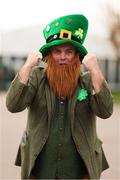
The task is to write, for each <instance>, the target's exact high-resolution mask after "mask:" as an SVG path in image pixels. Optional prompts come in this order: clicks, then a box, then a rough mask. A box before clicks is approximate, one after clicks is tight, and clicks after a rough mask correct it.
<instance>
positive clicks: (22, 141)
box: [21, 131, 28, 147]
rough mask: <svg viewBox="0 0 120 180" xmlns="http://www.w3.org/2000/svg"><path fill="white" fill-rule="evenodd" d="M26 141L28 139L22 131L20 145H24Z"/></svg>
mask: <svg viewBox="0 0 120 180" xmlns="http://www.w3.org/2000/svg"><path fill="white" fill-rule="evenodd" d="M27 141H28V135H27V132H26V131H24V132H23V135H22V139H21V146H22V147H24V146H26V144H27Z"/></svg>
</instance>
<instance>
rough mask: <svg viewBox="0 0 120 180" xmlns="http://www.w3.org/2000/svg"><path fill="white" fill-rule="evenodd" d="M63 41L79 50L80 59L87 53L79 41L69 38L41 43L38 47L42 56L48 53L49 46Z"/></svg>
mask: <svg viewBox="0 0 120 180" xmlns="http://www.w3.org/2000/svg"><path fill="white" fill-rule="evenodd" d="M64 43H71V44H73V45H74V46H75V47H76V48H77V50H78V52H79V55H80V61H82V60H83V58H84V56H85V55H86V54H87V50H86V48H85V47H84V46H83V45H81V44H80V43H78V42H76V41H74V40H71V39H70V40H69V39H64V40H63V39H62V40H54V41H52V42H50V43H47V44H45V45H43V46H42V47H41V48H40V49H39V51H40V52H41V53H42V55H43V57H45V56H46V55H47V54H48V52H49V49H50V47H52V46H56V45H60V44H64Z"/></svg>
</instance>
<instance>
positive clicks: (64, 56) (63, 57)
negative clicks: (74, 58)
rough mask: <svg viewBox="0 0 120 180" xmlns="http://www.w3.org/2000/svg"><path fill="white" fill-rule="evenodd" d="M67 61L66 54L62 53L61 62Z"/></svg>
mask: <svg viewBox="0 0 120 180" xmlns="http://www.w3.org/2000/svg"><path fill="white" fill-rule="evenodd" d="M65 59H66V55H65V53H64V52H62V53H61V60H65Z"/></svg>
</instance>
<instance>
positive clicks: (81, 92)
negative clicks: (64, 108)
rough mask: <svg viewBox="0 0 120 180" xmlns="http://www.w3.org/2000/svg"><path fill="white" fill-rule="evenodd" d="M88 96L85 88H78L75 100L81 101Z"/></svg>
mask: <svg viewBox="0 0 120 180" xmlns="http://www.w3.org/2000/svg"><path fill="white" fill-rule="evenodd" d="M87 96H88V92H87V90H85V89H79V92H78V96H77V100H78V101H82V100H85V99H86V98H87Z"/></svg>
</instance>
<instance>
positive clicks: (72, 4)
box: [0, 0, 120, 32]
mask: <svg viewBox="0 0 120 180" xmlns="http://www.w3.org/2000/svg"><path fill="white" fill-rule="evenodd" d="M107 1H109V2H111V1H114V2H117V4H118V3H119V2H120V0H0V31H1V32H5V31H9V30H13V29H18V28H22V27H26V26H31V25H36V24H37V25H38V24H46V23H49V22H50V21H51V20H53V19H55V18H57V17H59V16H63V15H66V14H74V13H79V14H81V13H82V14H84V15H85V16H87V18H88V19H89V23H90V26H91V27H95V29H96V31H99V30H100V29H101V22H102V21H103V20H104V18H103V17H104V16H103V14H102V11H103V10H102V8H103V6H104V3H105V2H107ZM100 31H101V30H100Z"/></svg>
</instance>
